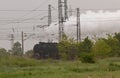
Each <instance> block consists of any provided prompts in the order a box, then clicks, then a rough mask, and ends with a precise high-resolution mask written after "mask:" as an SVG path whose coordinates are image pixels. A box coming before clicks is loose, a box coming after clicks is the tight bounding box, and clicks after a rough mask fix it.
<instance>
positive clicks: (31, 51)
mask: <svg viewBox="0 0 120 78" xmlns="http://www.w3.org/2000/svg"><path fill="white" fill-rule="evenodd" d="M25 56H27V57H32V56H33V50H28V51H27V52H26V53H25Z"/></svg>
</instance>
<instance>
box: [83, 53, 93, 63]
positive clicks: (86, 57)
mask: <svg viewBox="0 0 120 78" xmlns="http://www.w3.org/2000/svg"><path fill="white" fill-rule="evenodd" d="M81 62H83V63H95V59H94V57H93V55H92V54H91V53H81Z"/></svg>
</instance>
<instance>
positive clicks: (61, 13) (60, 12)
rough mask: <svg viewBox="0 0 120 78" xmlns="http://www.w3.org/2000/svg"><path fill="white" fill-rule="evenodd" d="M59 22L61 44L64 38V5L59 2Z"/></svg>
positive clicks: (59, 0)
mask: <svg viewBox="0 0 120 78" xmlns="http://www.w3.org/2000/svg"><path fill="white" fill-rule="evenodd" d="M58 21H59V42H60V41H61V40H62V36H63V33H64V28H63V21H64V18H63V5H62V1H61V0H58Z"/></svg>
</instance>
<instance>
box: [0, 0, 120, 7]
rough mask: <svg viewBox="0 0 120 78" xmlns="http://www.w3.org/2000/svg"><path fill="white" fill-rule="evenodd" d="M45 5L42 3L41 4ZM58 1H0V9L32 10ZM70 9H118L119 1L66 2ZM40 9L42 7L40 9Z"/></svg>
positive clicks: (87, 0) (82, 0) (70, 0)
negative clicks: (70, 6)
mask: <svg viewBox="0 0 120 78" xmlns="http://www.w3.org/2000/svg"><path fill="white" fill-rule="evenodd" d="M44 1H45V2H46V3H43V2H44ZM57 1H58V0H0V9H34V8H35V7H37V6H39V5H41V3H42V5H43V4H44V6H47V4H48V3H52V4H53V5H55V4H57ZM68 2H69V4H71V5H73V6H72V7H80V8H90V9H94V8H97V9H106V8H113V9H114V8H120V0H68ZM41 8H42V7H41Z"/></svg>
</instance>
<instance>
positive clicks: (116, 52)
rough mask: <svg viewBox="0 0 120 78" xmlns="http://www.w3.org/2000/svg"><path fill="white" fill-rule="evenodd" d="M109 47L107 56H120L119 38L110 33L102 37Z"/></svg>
mask: <svg viewBox="0 0 120 78" xmlns="http://www.w3.org/2000/svg"><path fill="white" fill-rule="evenodd" d="M103 40H104V41H105V42H106V43H107V44H108V45H109V46H110V48H111V52H110V53H109V56H120V46H119V40H118V39H117V38H115V37H113V36H111V35H108V38H107V39H103Z"/></svg>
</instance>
